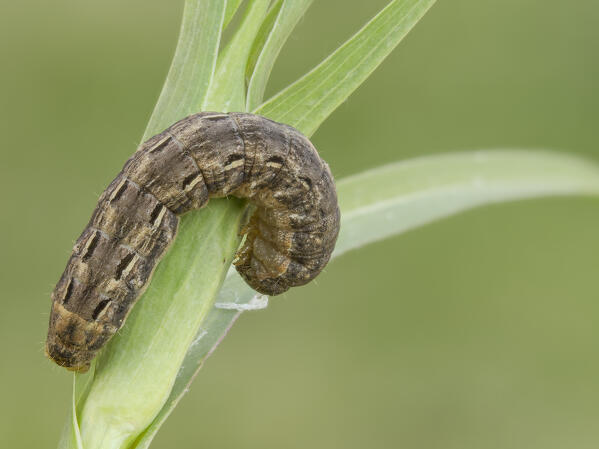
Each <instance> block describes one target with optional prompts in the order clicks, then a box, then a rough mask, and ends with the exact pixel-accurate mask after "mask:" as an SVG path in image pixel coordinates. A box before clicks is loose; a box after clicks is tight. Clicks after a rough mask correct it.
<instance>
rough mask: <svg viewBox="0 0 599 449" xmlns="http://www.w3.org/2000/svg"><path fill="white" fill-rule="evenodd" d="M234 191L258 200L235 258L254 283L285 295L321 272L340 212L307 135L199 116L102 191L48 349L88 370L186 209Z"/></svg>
mask: <svg viewBox="0 0 599 449" xmlns="http://www.w3.org/2000/svg"><path fill="white" fill-rule="evenodd" d="M228 195H232V196H236V197H240V198H247V199H248V201H249V203H250V204H253V206H255V210H254V212H253V214H252V216H251V217H250V218H249V221H248V223H247V225H246V226H244V230H242V231H241V232H242V233H243V234H244V240H243V241H242V246H241V248H240V249H239V250H238V252H237V254H236V257H235V260H234V264H235V266H236V268H237V271H238V272H239V273H240V274H241V276H242V277H243V279H244V280H245V281H246V282H247V283H248V284H249V285H250V286H251V287H252V288H253V289H255V290H257V291H258V292H260V293H263V294H267V295H278V294H280V293H283V292H285V291H286V290H288V289H289V288H290V287H294V286H299V285H303V284H306V283H307V282H309V281H311V280H312V279H314V277H316V276H317V275H318V274H319V273H320V272H321V270H322V269H323V267H324V266H325V265H326V264H327V262H328V260H329V258H330V255H331V253H332V251H333V249H334V246H335V241H336V239H337V234H338V232H339V220H340V214H339V207H338V205H337V194H336V191H335V185H334V181H333V177H332V175H331V171H330V170H329V167H328V165H327V164H326V163H325V162H324V161H323V160H322V159H321V158H320V157H319V155H318V153H317V151H316V149H315V148H314V146H313V145H312V144H311V142H310V141H309V140H308V139H307V138H306V137H305V136H303V135H302V134H301V133H300V132H299V131H297V130H296V129H294V128H293V127H291V126H288V125H285V124H281V123H277V122H274V121H271V120H269V119H266V118H264V117H261V116H258V115H255V114H248V113H218V112H201V113H198V114H194V115H191V116H189V117H186V118H184V119H182V120H180V121H178V122H176V123H175V124H173V125H172V126H170V127H169V128H167V129H166V130H165V131H163V132H161V133H160V134H157V135H156V136H154V137H151V138H150V139H148V140H147V141H146V142H144V143H143V144H141V145H140V147H139V148H138V149H137V151H136V152H135V153H134V154H133V156H131V158H130V159H129V160H128V161H127V162H126V163H125V165H124V167H123V169H122V170H121V172H120V173H119V174H118V175H117V177H116V178H115V179H114V181H112V182H111V183H110V185H109V186H108V187H107V188H106V190H105V191H104V192H103V193H102V195H101V196H100V199H99V200H98V204H97V206H96V208H95V210H94V212H93V214H92V217H91V219H90V221H89V223H88V225H87V227H86V228H85V229H84V231H83V233H82V234H81V236H80V237H79V238H78V239H77V241H76V243H75V245H74V248H73V252H72V254H71V257H70V258H69V260H68V263H67V266H66V269H65V270H64V273H63V274H62V276H61V277H60V280H59V281H58V284H57V285H56V288H55V289H54V291H53V292H52V309H51V312H50V324H49V329H48V336H47V340H46V354H47V356H48V357H49V358H50V359H51V360H53V361H54V362H56V363H57V364H58V365H60V366H63V367H65V368H67V369H69V370H74V371H81V372H83V371H86V370H87V369H88V368H89V366H90V362H91V360H92V359H93V358H94V357H95V355H96V354H97V352H98V350H99V349H100V348H101V347H102V346H103V345H104V344H105V343H106V342H107V341H108V340H109V339H110V338H111V337H112V336H113V335H114V334H115V333H116V332H117V331H118V330H119V329H120V328H121V326H122V325H123V323H124V322H125V319H126V317H127V315H128V313H129V311H130V310H131V308H132V306H133V305H134V304H135V302H136V301H137V299H138V298H139V296H140V295H141V294H142V293H143V291H144V289H145V288H146V287H147V285H148V283H149V280H150V278H151V276H152V273H153V271H154V269H155V267H156V265H157V264H158V262H159V260H160V259H161V257H162V256H163V255H164V254H165V252H166V251H167V249H168V247H169V245H170V244H171V243H172V241H173V239H174V238H175V235H176V233H177V225H178V222H179V217H180V216H181V215H183V214H185V213H186V212H189V211H191V210H194V209H200V208H202V207H203V206H205V205H206V203H207V202H208V200H209V199H210V198H216V197H225V196H228Z"/></svg>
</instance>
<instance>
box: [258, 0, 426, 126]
mask: <svg viewBox="0 0 599 449" xmlns="http://www.w3.org/2000/svg"><path fill="white" fill-rule="evenodd" d="M434 3H435V0H393V1H392V2H390V3H389V4H388V5H387V6H386V7H385V8H384V9H383V10H382V11H381V12H379V13H378V14H377V15H376V16H375V17H374V18H373V19H372V20H370V22H368V23H367V24H366V25H365V26H364V27H363V28H362V29H361V30H360V31H358V32H357V33H356V34H355V35H354V36H353V37H352V38H350V39H349V40H348V41H347V42H345V43H344V44H343V45H342V46H341V47H339V48H338V49H337V50H336V51H335V52H333V53H332V54H331V55H330V56H329V57H327V58H326V59H325V60H324V61H322V62H321V63H320V64H319V65H318V66H316V67H315V68H314V69H312V70H311V71H310V72H309V73H307V74H306V75H304V76H303V77H302V78H300V79H299V80H297V81H296V82H294V83H293V84H291V85H290V86H289V87H287V88H286V89H284V90H282V91H281V92H279V93H278V94H277V95H275V96H274V97H272V98H271V99H269V100H267V101H266V102H265V103H264V104H262V105H261V106H259V107H258V108H256V109H255V112H256V113H257V114H261V115H264V116H266V117H268V118H271V119H272V120H276V121H279V122H283V123H287V124H289V125H292V126H294V127H296V128H297V129H299V130H300V131H301V132H303V133H304V134H305V135H307V136H311V135H312V134H313V133H314V132H315V131H316V129H317V128H318V127H319V126H320V124H321V123H322V122H323V121H324V120H325V119H326V118H327V117H328V116H329V115H330V114H331V113H332V112H333V111H334V110H335V109H337V107H339V105H340V104H341V103H343V102H344V101H345V100H346V99H347V97H349V95H350V94H351V93H352V92H353V91H354V90H356V89H357V88H358V87H359V86H360V84H362V83H363V82H364V81H365V80H366V79H367V78H368V76H369V75H370V74H371V73H372V72H373V71H374V69H376V68H377V67H378V65H379V64H380V63H381V62H383V60H384V59H385V58H386V57H387V56H388V55H389V53H390V52H391V51H392V50H393V49H394V48H395V47H396V46H397V44H399V42H400V41H401V40H402V39H403V38H404V37H405V36H406V34H408V32H409V31H410V30H411V29H412V28H413V27H414V25H416V23H418V21H419V20H420V19H421V18H422V16H423V15H424V14H425V13H426V12H427V11H428V9H429V8H430V7H431V6H432V5H433V4H434Z"/></svg>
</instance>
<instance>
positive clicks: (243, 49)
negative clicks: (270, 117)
mask: <svg viewBox="0 0 599 449" xmlns="http://www.w3.org/2000/svg"><path fill="white" fill-rule="evenodd" d="M269 3H270V0H251V1H250V2H249V3H248V5H247V7H246V10H245V15H244V18H243V20H242V22H241V25H240V27H239V29H238V30H237V31H236V33H235V34H234V35H233V37H232V38H231V41H230V42H229V43H228V44H227V47H226V48H225V49H224V50H223V52H222V54H221V55H220V56H219V58H218V62H217V68H216V73H215V76H214V78H213V79H212V83H211V85H210V89H209V91H208V95H207V97H206V100H205V101H204V103H203V105H202V110H204V111H210V110H215V111H219V112H229V111H245V102H246V84H245V67H246V65H247V61H248V57H249V54H250V50H251V48H252V44H253V42H254V40H255V39H256V34H257V33H258V31H259V29H260V25H261V24H262V21H263V19H264V16H265V15H266V12H267V10H268V4H269Z"/></svg>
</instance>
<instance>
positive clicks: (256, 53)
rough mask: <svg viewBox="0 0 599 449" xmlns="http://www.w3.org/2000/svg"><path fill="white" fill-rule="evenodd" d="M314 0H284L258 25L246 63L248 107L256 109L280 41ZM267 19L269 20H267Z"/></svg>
mask: <svg viewBox="0 0 599 449" xmlns="http://www.w3.org/2000/svg"><path fill="white" fill-rule="evenodd" d="M313 1H314V0H283V1H279V2H277V4H276V5H275V6H274V7H273V8H272V11H270V12H269V16H268V17H267V19H266V20H265V23H264V24H263V25H262V28H261V29H260V34H259V36H258V37H259V38H261V39H258V40H257V41H258V42H256V43H255V44H254V45H255V48H254V49H253V53H252V55H251V57H250V61H249V62H250V64H249V65H248V77H249V83H248V93H247V110H248V111H251V110H252V109H255V108H256V107H257V106H258V105H259V104H260V103H261V102H262V100H263V98H264V91H265V89H266V83H267V81H268V78H269V77H270V73H271V71H272V68H273V66H274V64H275V61H276V59H277V57H278V56H279V53H280V52H281V49H282V48H283V45H285V42H287V39H288V38H289V36H290V35H291V32H292V31H293V29H294V28H295V26H296V25H297V23H298V22H299V21H300V19H301V18H302V17H303V15H304V14H305V13H306V11H307V10H308V8H309V7H310V5H311V4H312V2H313ZM269 19H270V20H269Z"/></svg>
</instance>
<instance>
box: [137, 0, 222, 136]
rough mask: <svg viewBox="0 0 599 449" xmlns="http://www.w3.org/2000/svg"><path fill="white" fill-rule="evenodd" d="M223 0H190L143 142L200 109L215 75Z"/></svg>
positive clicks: (186, 3)
mask: <svg viewBox="0 0 599 449" xmlns="http://www.w3.org/2000/svg"><path fill="white" fill-rule="evenodd" d="M225 3H226V2H224V1H223V0H186V1H185V9H184V12H183V21H182V24H181V32H180V35H179V42H178V43H177V49H176V51H175V56H174V57H173V62H172V63H171V67H170V70H169V72H168V75H167V77H166V81H165V82H164V86H163V87H162V92H161V93H160V97H159V98H158V102H157V103H156V107H155V108H154V112H153V113H152V116H151V118H150V121H149V123H148V126H147V127H146V131H145V133H144V136H143V139H142V141H145V140H147V139H149V138H150V137H152V136H153V135H155V134H158V133H159V132H161V131H162V130H164V129H165V128H167V127H169V126H170V125H172V124H173V123H174V122H176V121H177V120H180V119H182V118H184V117H187V116H188V115H190V114H193V113H195V112H198V111H199V110H200V106H201V104H202V103H203V101H204V98H205V95H206V92H207V91H208V86H209V85H210V83H211V81H212V77H213V75H214V71H215V67H216V60H217V56H218V49H219V45H220V37H221V32H222V28H223V19H224V15H225Z"/></svg>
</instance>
